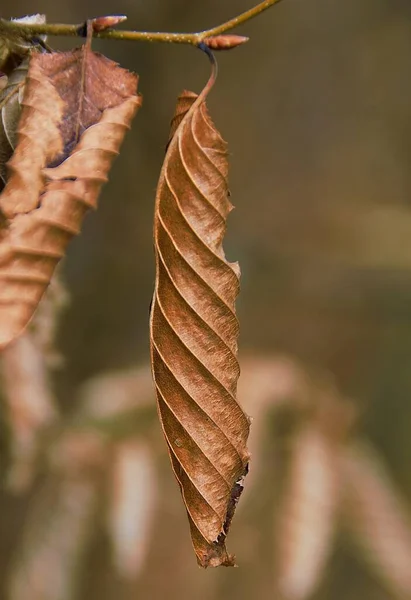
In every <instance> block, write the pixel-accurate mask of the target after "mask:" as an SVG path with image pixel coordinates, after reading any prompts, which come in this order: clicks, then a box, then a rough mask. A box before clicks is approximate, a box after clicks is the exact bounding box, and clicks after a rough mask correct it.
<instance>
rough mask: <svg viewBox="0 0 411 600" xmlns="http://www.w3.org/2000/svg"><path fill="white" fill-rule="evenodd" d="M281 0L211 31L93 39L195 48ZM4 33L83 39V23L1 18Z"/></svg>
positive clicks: (102, 34)
mask: <svg viewBox="0 0 411 600" xmlns="http://www.w3.org/2000/svg"><path fill="white" fill-rule="evenodd" d="M279 2H280V0H264V2H260V3H259V4H257V5H256V6H254V8H251V9H249V10H247V11H246V12H244V13H242V14H240V15H238V16H236V17H234V18H232V19H230V20H229V21H226V22H225V23H222V24H221V25H218V26H217V27H213V28H211V29H206V30H204V31H201V32H198V33H167V32H159V31H158V32H155V31H151V32H150V31H119V30H104V31H99V32H95V33H94V36H93V37H97V38H105V39H111V40H131V41H136V42H162V43H169V44H190V45H192V46H198V44H200V43H201V42H203V40H205V39H206V38H208V37H211V36H214V35H220V34H222V33H225V32H226V31H230V30H231V29H234V27H238V26H239V25H242V24H243V23H246V22H247V21H249V20H250V19H252V18H254V17H256V16H257V15H259V14H261V13H262V12H264V11H265V10H267V9H268V8H270V7H271V6H273V5H274V4H278V3H279ZM2 33H3V34H5V35H7V34H9V35H10V34H14V35H16V34H17V35H20V36H22V37H24V38H27V39H31V38H33V37H35V36H39V35H56V36H71V37H83V36H84V23H81V24H79V25H68V24H64V23H50V24H47V23H41V24H40V23H36V24H34V23H22V22H18V21H8V20H6V19H0V37H1V35H2Z"/></svg>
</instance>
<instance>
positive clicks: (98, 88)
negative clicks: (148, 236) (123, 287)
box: [0, 45, 141, 347]
mask: <svg viewBox="0 0 411 600" xmlns="http://www.w3.org/2000/svg"><path fill="white" fill-rule="evenodd" d="M136 88H137V76H135V75H133V74H132V73H129V72H128V71H125V70H124V69H122V68H121V67H119V66H118V65H116V64H115V63H113V62H112V61H110V60H108V59H107V58H105V57H103V56H101V55H98V54H95V53H93V52H92V51H91V50H90V49H88V46H87V45H86V46H84V47H83V48H80V49H78V50H73V51H71V52H66V53H51V54H34V55H33V56H32V57H31V60H30V66H29V73H28V76H27V79H26V92H25V94H24V99H23V111H22V116H21V119H20V122H19V126H18V143H17V146H16V150H15V152H14V154H13V157H12V159H11V160H10V161H9V163H8V168H9V172H10V177H9V178H8V180H7V184H6V187H5V188H4V190H3V192H2V194H1V196H0V211H1V212H2V213H3V215H4V216H5V218H6V219H7V221H6V223H3V225H2V227H1V229H0V347H2V346H5V345H6V344H8V343H9V342H10V341H12V340H13V339H14V338H16V337H17V336H18V335H19V334H20V333H21V331H22V330H23V329H24V327H25V326H26V325H27V323H28V321H29V320H30V318H31V317H32V315H33V312H34V310H35V309H36V307H37V304H38V302H39V301H40V299H41V297H42V295H43V293H44V291H45V289H46V288H47V286H48V284H49V281H50V278H51V276H52V274H53V271H54V269H55V266H56V264H57V263H58V261H59V260H60V259H61V257H62V256H63V255H64V253H65V249H66V246H67V244H68V242H69V241H70V240H71V238H72V237H73V236H74V235H76V234H78V233H79V230H80V225H81V222H82V220H83V217H84V215H85V213H86V212H87V211H88V210H89V209H90V208H95V206H96V202H97V198H98V195H99V193H100V189H101V186H102V184H103V183H104V182H105V181H106V180H107V174H108V171H109V169H110V166H111V163H112V161H113V159H114V157H115V156H116V155H117V154H118V151H119V147H120V145H121V142H122V140H123V138H124V135H125V132H126V131H127V129H128V128H129V126H130V123H131V120H132V118H133V116H134V114H135V112H136V110H137V109H138V107H139V106H140V104H141V98H140V97H139V96H137V94H136Z"/></svg>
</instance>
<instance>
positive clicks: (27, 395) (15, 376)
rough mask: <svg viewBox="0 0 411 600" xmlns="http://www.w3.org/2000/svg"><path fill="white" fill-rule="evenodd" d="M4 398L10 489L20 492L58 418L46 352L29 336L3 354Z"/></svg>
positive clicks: (18, 341) (29, 476)
mask: <svg viewBox="0 0 411 600" xmlns="http://www.w3.org/2000/svg"><path fill="white" fill-rule="evenodd" d="M1 374H2V383H3V395H4V398H5V402H6V407H7V408H6V411H7V420H8V427H9V429H10V434H11V435H10V443H11V466H10V472H9V474H8V481H7V483H8V486H9V487H10V488H11V489H12V490H14V491H19V490H21V489H22V488H26V487H27V485H28V484H29V483H30V482H31V480H32V477H33V469H34V465H35V461H36V458H37V454H38V450H39V445H40V443H41V436H42V435H43V434H44V431H45V429H46V428H47V427H49V426H50V425H51V424H52V423H53V421H54V420H55V417H56V410H55V406H54V398H53V396H52V393H51V391H50V387H49V384H48V377H47V371H46V367H45V364H44V357H43V355H42V352H41V351H40V349H39V348H38V346H37V345H36V343H35V342H34V340H33V337H32V336H31V335H29V334H25V335H23V336H21V337H20V338H19V339H18V340H16V341H15V342H14V343H13V344H11V345H10V346H9V347H8V348H6V349H5V350H4V351H3V352H2V354H1Z"/></svg>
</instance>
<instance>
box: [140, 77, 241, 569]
mask: <svg viewBox="0 0 411 600" xmlns="http://www.w3.org/2000/svg"><path fill="white" fill-rule="evenodd" d="M207 91H208V90H207V88H205V90H204V91H203V93H202V94H201V95H200V96H196V95H195V94H193V93H191V92H184V93H183V95H182V96H181V97H180V98H179V100H178V104H177V109H176V113H175V117H174V120H173V123H172V139H171V140H170V142H169V145H168V150H167V154H166V157H165V160H164V165H163V168H162V171H161V175H160V180H159V184H158V189H157V197H156V207H155V218H154V244H155V253H156V269H157V274H156V284H155V292H154V298H153V304H152V310H151V317H150V333H151V357H152V369H153V376H154V381H155V384H156V392H157V400H158V409H159V415H160V420H161V424H162V427H163V431H164V435H165V438H166V441H167V445H168V450H169V453H170V457H171V462H172V466H173V469H174V473H175V476H176V478H177V481H178V483H179V485H180V488H181V493H182V496H183V500H184V503H185V506H186V509H187V514H188V519H189V523H190V528H191V537H192V541H193V545H194V550H195V553H196V555H197V560H198V562H199V564H200V565H201V566H203V567H207V566H218V565H227V566H229V565H233V564H234V558H233V557H232V556H230V555H228V554H227V551H226V548H225V538H226V535H227V533H228V529H229V527H230V522H231V519H232V516H233V514H234V510H235V507H236V504H237V502H238V499H239V496H240V494H241V491H242V481H243V477H244V476H245V474H246V473H247V468H248V466H247V465H248V459H249V454H248V452H247V448H246V441H247V437H248V433H249V421H248V418H247V417H246V415H245V414H244V412H243V411H242V409H241V408H240V406H239V405H238V403H237V401H236V389H237V379H238V375H239V367H238V361H237V337H238V322H237V319H236V315H235V300H236V297H237V294H238V290H239V269H238V265H237V264H233V263H229V262H227V260H226V258H225V255H224V251H223V248H222V240H223V236H224V233H225V230H226V218H227V215H228V213H229V212H230V210H231V208H232V205H231V204H230V202H229V199H228V187H227V170H228V161H227V149H226V143H225V142H224V141H223V139H222V138H221V136H220V134H219V133H218V131H217V130H216V128H215V126H214V124H213V123H212V121H211V120H210V117H209V116H208V113H207V109H206V105H205V101H204V98H205V96H206V94H207Z"/></svg>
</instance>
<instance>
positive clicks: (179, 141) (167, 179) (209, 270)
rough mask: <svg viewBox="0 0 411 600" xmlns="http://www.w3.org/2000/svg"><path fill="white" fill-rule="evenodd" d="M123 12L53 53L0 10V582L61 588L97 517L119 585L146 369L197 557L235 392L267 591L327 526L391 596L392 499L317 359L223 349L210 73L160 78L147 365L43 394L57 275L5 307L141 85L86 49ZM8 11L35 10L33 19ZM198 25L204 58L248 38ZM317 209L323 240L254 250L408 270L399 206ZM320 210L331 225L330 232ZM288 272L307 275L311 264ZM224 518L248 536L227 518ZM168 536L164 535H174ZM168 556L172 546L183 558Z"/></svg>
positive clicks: (74, 213) (400, 565) (229, 293)
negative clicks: (14, 514) (16, 506)
mask: <svg viewBox="0 0 411 600" xmlns="http://www.w3.org/2000/svg"><path fill="white" fill-rule="evenodd" d="M262 4H267V3H262ZM251 13H253V14H254V16H255V15H256V14H257V12H256V9H254V10H253V11H250V14H251ZM124 19H125V17H123V16H103V17H97V18H95V19H92V20H89V21H87V22H86V23H85V24H84V25H79V26H76V27H75V33H76V34H80V35H86V33H87V43H86V44H85V45H84V46H82V47H81V48H79V49H76V50H72V51H70V52H65V53H57V52H54V51H52V50H51V49H50V48H49V47H48V45H47V44H46V42H45V39H44V38H43V37H41V38H30V37H29V36H27V35H26V34H24V33H23V30H21V31H20V32H18V30H17V29H16V28H15V31H13V30H12V28H10V27H9V28H7V23H6V22H5V21H2V20H1V19H0V349H1V351H2V353H1V361H0V368H1V400H2V403H3V404H2V407H1V408H2V412H3V413H4V416H5V418H4V421H5V422H6V426H7V430H8V436H9V439H8V440H7V441H8V454H9V456H8V458H9V464H8V465H7V468H6V473H5V477H4V481H5V484H6V485H5V489H6V493H10V492H12V493H13V494H20V495H21V496H22V495H23V494H24V493H27V492H29V493H31V494H32V495H33V497H34V501H33V502H31V501H30V502H29V503H28V505H29V506H28V511H27V515H26V518H25V523H24V526H23V528H22V530H23V533H22V535H21V537H20V539H19V540H18V542H17V544H16V550H15V555H14V557H13V559H12V561H11V567H10V572H9V576H8V578H7V592H8V598H9V600H25V599H26V598H28V597H30V598H33V599H34V600H36V599H38V600H40V599H41V600H43V599H44V600H72V599H74V598H77V597H78V596H79V594H80V592H79V590H80V589H81V585H82V583H83V573H82V567H83V566H84V564H85V557H86V555H87V552H88V550H89V548H90V542H91V541H92V536H93V533H94V532H95V531H96V530H97V529H98V528H99V529H100V530H104V532H105V535H106V537H107V538H108V541H109V545H110V548H111V552H112V557H111V558H112V571H113V572H115V574H116V576H117V579H118V580H119V581H120V582H121V585H124V586H125V588H127V589H129V588H130V590H132V589H133V586H134V585H135V582H136V580H138V578H139V577H140V575H141V574H142V572H143V569H144V567H145V565H146V564H147V563H148V560H147V558H148V553H149V551H150V553H151V552H152V551H153V547H154V546H155V545H156V544H154V543H153V540H154V532H155V528H154V524H155V523H156V522H157V521H156V519H157V516H158V515H157V513H158V512H159V511H160V510H161V502H160V500H161V490H162V487H161V486H162V485H163V481H162V478H161V477H160V475H159V469H158V467H159V465H158V463H159V462H161V451H160V450H159V446H158V445H157V441H156V440H155V430H154V428H153V427H152V425H153V421H154V412H155V409H154V404H155V398H154V390H153V386H152V379H151V375H152V374H153V375H154V380H155V388H156V389H155V392H156V396H157V406H158V414H159V417H160V421H161V425H162V428H163V432H164V435H165V438H166V442H167V447H168V452H169V456H170V458H171V463H172V466H173V470H174V473H175V476H176V478H177V481H178V484H179V486H180V489H181V493H182V496H183V500H184V504H185V508H186V511H187V515H188V519H189V523H190V529H191V536H192V542H193V546H194V550H195V553H196V555H197V560H198V563H199V564H200V565H201V566H203V567H207V566H218V565H225V566H232V565H233V564H234V557H233V556H231V555H229V554H228V553H227V550H226V547H225V542H226V536H227V534H228V531H229V528H230V524H231V520H232V518H233V514H234V511H235V509H236V505H237V502H238V500H239V497H240V494H241V493H242V486H243V480H244V476H245V475H246V474H247V471H248V460H249V457H250V454H249V451H248V449H247V447H246V443H247V438H248V433H249V424H250V423H249V421H250V420H249V418H248V417H247V416H246V414H245V413H244V412H243V410H242V408H240V406H242V407H244V409H245V410H247V412H250V414H251V415H252V416H253V432H252V436H251V438H250V449H251V451H252V455H253V470H252V472H253V475H252V479H251V480H250V481H249V483H251V486H249V487H251V492H252V495H253V496H254V497H253V498H252V497H251V496H250V494H249V495H248V497H246V499H245V501H246V509H247V508H250V507H251V508H254V506H255V505H256V504H258V502H261V497H263V495H264V494H262V493H261V492H260V490H264V487H263V485H262V484H263V483H265V484H266V487H267V488H268V487H269V486H270V485H271V482H273V483H272V487H273V488H275V496H276V500H275V502H274V506H271V505H270V506H269V507H268V512H267V507H265V508H264V514H263V517H262V518H263V521H262V522H263V524H265V523H267V522H268V521H269V522H271V521H274V523H275V527H274V532H273V540H271V542H272V546H273V550H274V552H273V553H274V557H275V561H274V568H273V569H272V574H271V573H270V578H271V579H270V590H271V591H273V590H275V595H276V597H277V596H278V597H279V598H281V600H309V599H310V598H312V597H313V594H314V593H315V591H316V589H317V588H318V587H319V585H320V584H321V581H322V580H323V578H324V574H325V570H326V565H327V561H328V558H329V557H330V555H331V553H332V551H333V549H334V533H335V532H336V531H337V530H338V529H339V527H340V526H341V525H344V528H345V532H346V533H348V537H349V538H352V539H353V540H354V541H355V543H356V548H357V549H358V550H359V552H360V558H361V559H362V560H363V561H364V562H367V563H368V564H369V566H370V568H371V571H372V572H373V574H374V575H375V577H376V579H380V580H382V581H383V582H384V584H385V587H386V589H387V590H388V592H389V593H390V594H391V596H392V597H394V598H398V599H399V600H400V599H405V598H409V597H411V575H410V565H411V517H410V514H409V512H410V511H409V507H407V506H406V503H405V501H404V500H403V499H402V497H401V493H400V491H399V490H397V489H396V486H395V485H394V483H393V482H392V481H391V480H390V477H389V474H388V472H387V469H385V468H384V467H383V466H382V464H381V460H380V459H379V457H378V454H377V452H376V451H374V450H373V449H372V448H371V446H370V445H369V444H367V443H366V442H362V441H361V440H360V441H352V440H351V439H350V438H349V435H348V434H349V433H350V434H351V430H352V424H353V422H354V417H355V416H356V415H355V411H353V410H352V405H351V403H350V402H347V401H346V400H345V399H344V398H342V397H341V396H340V393H339V391H338V390H337V389H336V387H335V385H334V384H333V383H332V382H330V380H329V378H328V377H327V376H325V375H324V374H323V373H322V374H321V373H320V374H318V373H313V372H309V371H308V370H307V369H306V368H305V367H303V366H302V365H298V364H296V363H295V361H294V360H291V359H288V358H286V357H278V356H276V357H267V356H266V357H253V358H251V359H247V358H245V359H244V361H243V363H242V364H243V376H242V378H241V379H240V385H239V387H238V390H237V380H238V377H239V365H238V359H237V338H238V329H239V327H238V322H237V318H236V311H235V301H236V297H237V294H238V291H239V274H240V273H239V268H238V265H237V264H236V263H229V262H228V261H227V260H226V257H225V254H224V251H223V247H222V242H223V237H224V235H225V231H226V220H227V217H228V214H229V212H230V210H231V208H232V205H231V203H230V201H229V192H228V185H227V170H228V161H227V146H226V143H225V142H224V141H223V140H222V138H221V136H220V134H219V132H218V131H217V129H216V128H215V126H214V124H213V123H212V121H211V119H210V117H209V115H208V111H207V108H206V97H207V95H208V92H209V90H210V89H211V87H212V85H213V82H214V78H215V77H214V74H213V75H212V77H211V79H210V82H209V83H208V84H207V85H206V87H205V88H204V90H203V92H202V93H201V94H200V95H199V96H197V95H195V94H193V93H192V92H184V93H183V94H182V95H181V96H180V98H179V100H178V103H177V108H176V112H175V115H174V118H173V121H172V125H171V132H170V137H169V142H168V145H167V152H166V156H165V160H164V165H163V168H162V171H161V175H160V181H159V184H158V191H157V197H156V206H155V223H154V243H155V255H156V269H157V272H156V282H155V293H154V298H153V303H152V310H151V316H150V335H151V354H152V371H151V370H150V369H149V368H148V366H147V367H143V368H141V369H135V368H133V369H130V370H128V371H119V372H108V373H105V374H103V375H102V376H99V377H97V378H95V379H92V380H91V381H88V382H87V383H86V384H85V385H84V386H82V387H80V389H76V391H75V397H74V398H70V402H71V401H72V400H73V399H74V409H73V410H72V412H70V415H69V416H67V415H65V414H60V413H59V410H58V401H57V400H60V398H56V395H55V393H54V389H53V385H52V383H51V381H52V377H51V376H52V370H53V369H54V368H55V367H56V365H58V364H59V362H60V364H61V361H60V357H59V352H58V350H56V343H55V333H56V324H57V318H58V313H59V310H60V308H61V307H62V306H64V305H65V303H66V296H65V294H64V291H63V292H62V290H61V288H60V287H59V284H58V281H56V280H54V282H55V283H54V285H53V286H52V287H50V288H49V292H50V293H49V294H48V295H46V297H45V298H44V300H43V302H42V305H41V308H40V310H39V311H38V312H37V313H36V317H35V319H34V320H32V321H31V324H30V326H29V327H27V325H28V323H29V322H30V320H31V318H32V316H33V313H34V311H35V310H36V307H37V305H38V303H39V301H40V299H41V298H42V297H43V295H44V292H45V291H46V289H47V288H48V287H49V284H50V281H51V278H52V276H53V273H54V271H55V267H56V265H57V263H58V262H59V260H60V259H61V258H62V257H63V256H64V254H65V252H66V248H67V244H68V243H69V241H70V240H71V238H72V237H73V236H74V235H76V234H78V233H79V231H80V228H81V224H82V221H83V218H84V216H85V214H86V213H87V211H88V210H89V209H90V208H95V207H96V204H97V199H98V196H99V193H100V189H101V187H102V185H103V183H104V182H105V181H106V180H107V177H108V172H109V169H110V167H111V163H112V161H113V159H114V157H115V156H116V155H117V154H118V152H119V149H120V146H121V143H122V140H123V138H124V135H125V132H126V130H127V129H128V128H129V127H130V124H131V121H132V118H133V116H134V115H135V113H136V111H137V109H138V108H139V106H140V105H141V97H140V96H139V95H137V81H138V80H137V76H135V75H133V74H131V73H129V72H127V71H125V70H124V69H122V68H121V67H119V66H118V65H117V64H115V63H113V62H112V61H110V60H109V59H107V58H105V57H104V56H102V55H99V54H97V53H94V52H92V50H91V36H92V34H93V32H94V33H97V34H98V33H101V32H103V35H105V34H104V32H105V31H106V30H107V29H110V28H112V27H114V26H116V25H118V24H119V23H121V22H122V21H124ZM26 22H27V23H44V22H45V17H44V15H34V16H32V17H27V18H26ZM237 22H240V20H238V19H237ZM219 30H220V31H222V30H223V29H222V28H216V29H215V30H214V31H219ZM212 31H213V30H210V33H212ZM10 32H12V33H10ZM206 34H207V32H203V34H201V38H200V39H199V46H200V47H201V48H202V49H203V50H205V51H206V52H207V54H209V56H211V57H212V54H211V50H217V51H219V50H226V49H232V48H234V47H237V46H239V45H241V44H244V43H245V42H247V40H248V38H246V37H243V36H236V35H231V34H229V35H226V34H224V35H217V36H212V37H208V38H205V39H204V35H206ZM199 35H200V34H199ZM200 40H201V42H200ZM168 41H170V40H168ZM179 41H180V42H181V41H182V39H181V38H180V40H179ZM214 64H215V63H214ZM316 209H317V210H318V206H315V207H314V212H315V210H316ZM318 212H319V213H321V219H320V222H321V223H323V222H324V223H327V235H325V236H324V239H323V237H322V236H321V235H320V236H318V239H313V240H311V239H308V244H307V240H305V239H304V236H301V240H300V239H298V240H296V237H295V236H294V237H293V236H289V230H288V229H286V228H284V231H285V233H282V232H279V235H276V236H274V237H275V240H276V241H275V242H273V245H272V246H271V249H272V248H276V250H278V252H281V253H282V254H283V255H284V256H288V257H291V256H294V253H296V254H295V255H296V256H297V255H298V253H299V252H301V253H302V254H303V255H304V257H305V259H307V256H308V257H310V256H311V255H312V256H315V255H316V253H317V252H319V250H321V254H324V253H323V252H322V251H323V249H324V247H325V246H326V247H327V250H329V251H330V252H331V254H332V255H333V256H334V258H337V259H338V260H341V261H342V263H344V264H345V265H347V264H349V265H350V266H352V265H355V266H356V267H358V266H361V267H362V268H365V267H367V268H370V267H372V268H375V267H376V266H381V265H383V266H385V267H386V266H387V265H388V266H393V265H394V266H395V267H396V268H399V267H401V266H403V267H404V266H405V267H406V268H408V266H409V259H408V258H407V253H404V251H403V247H402V245H401V244H399V243H398V239H400V238H401V239H402V238H404V240H405V241H406V240H408V238H409V229H410V223H409V221H410V219H409V215H408V214H407V208H406V207H392V206H390V207H389V208H387V207H385V206H383V207H382V208H377V209H374V210H373V211H372V212H371V213H370V210H369V207H368V206H365V207H363V208H360V209H358V210H357V212H356V219H355V220H353V219H352V209H351V207H349V208H347V207H346V206H344V208H343V210H341V209H338V210H336V209H335V208H334V207H331V208H330V207H327V208H325V209H323V208H321V210H318ZM328 212H329V214H328ZM388 217H389V219H388V220H389V222H390V224H391V225H390V226H388V227H387V218H388ZM341 228H346V229H347V230H349V234H347V235H346V238H344V240H345V241H344V243H342V239H341V236H340V235H339V234H340V232H341ZM279 229H280V228H279ZM391 229H392V230H395V231H396V240H395V241H396V243H395V244H393V243H392V239H391V238H392V234H389V235H387V236H386V237H384V235H382V234H381V232H382V231H389V230H391ZM263 230H264V227H262V231H263ZM330 231H331V232H332V235H330ZM271 233H272V232H271V231H270V234H271ZM334 234H336V235H334ZM337 234H338V235H337ZM398 236H399V238H398ZM264 237H265V238H266V237H268V236H264ZM325 239H326V242H324V240H325ZM347 240H348V242H347ZM384 240H385V244H384V243H382V241H383V242H384ZM296 241H297V244H296ZM404 243H405V242H404ZM276 244H277V246H276ZM370 244H371V245H370ZM370 248H371V249H370ZM312 256H311V258H312ZM304 265H305V266H306V263H304ZM304 277H306V278H307V280H306V281H305V284H307V282H309V283H310V285H307V286H306V287H307V288H309V289H310V290H311V283H312V282H311V277H312V273H308V275H306V274H304ZM303 279H304V278H303ZM303 287H304V286H303ZM336 295H337V294H336ZM314 363H315V361H314ZM237 396H238V398H239V399H240V404H239V403H238V402H237ZM283 418H285V420H286V421H287V423H286V429H287V428H289V430H288V429H287V434H286V435H285V436H284V437H285V438H286V440H285V446H286V451H285V452H284V448H281V449H280V452H279V454H281V451H282V452H283V454H282V458H285V460H283V461H282V462H281V461H275V460H273V461H272V463H270V464H269V468H268V469H267V460H266V458H267V454H266V453H265V452H266V450H265V446H267V447H268V446H269V444H270V443H271V441H272V440H273V445H278V446H281V444H282V443H283V444H284V439H280V438H281V435H280V436H278V435H277V432H276V427H277V426H278V423H281V422H282V419H283ZM287 419H288V420H287ZM280 427H281V425H280ZM283 433H284V432H283ZM270 438H271V439H270ZM278 450H279V448H278V447H276V448H275V451H278ZM280 463H281V464H280ZM254 465H255V466H254ZM37 475H39V476H40V477H39V480H40V481H41V483H44V485H40V486H39V488H36V487H35V484H33V482H35V481H36V476H37ZM267 481H269V483H268V484H267ZM36 483H37V485H38V481H36ZM257 485H260V486H261V487H260V488H259V489H258V492H257ZM247 499H248V500H249V502H248V503H247ZM251 499H252V500H253V501H252V502H251ZM270 501H272V499H271V500H270ZM242 504H244V502H243V503H242ZM168 509H169V507H168V506H167V510H168ZM250 512H251V511H250ZM244 514H245V515H247V512H246V511H245V513H243V515H244ZM244 531H246V534H245V535H244ZM243 535H244V537H245V538H247V539H246V543H247V544H248V537H247V529H245V528H244V529H243ZM156 541H157V540H156ZM253 543H254V544H255V540H251V542H250V544H249V545H250V547H251V548H252V550H249V552H250V555H251V554H252V555H253V561H254V560H255V559H254V556H255V554H256V553H255V551H254V545H253ZM173 550H176V551H177V552H178V551H179V541H178V539H176V538H174V539H173ZM182 556H183V555H182ZM264 556H265V555H264ZM184 557H185V555H184ZM178 560H179V562H180V563H181V564H183V565H185V558H184V560H180V557H179V558H178ZM270 560H271V554H270ZM208 581H210V579H208ZM211 581H213V582H214V583H215V582H216V581H217V579H215V580H211ZM2 591H3V590H2ZM0 593H1V592H0ZM125 593H127V592H125ZM224 593H225V592H224ZM256 593H257V594H258V592H256ZM391 596H390V597H391ZM133 597H135V595H134V590H133Z"/></svg>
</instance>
